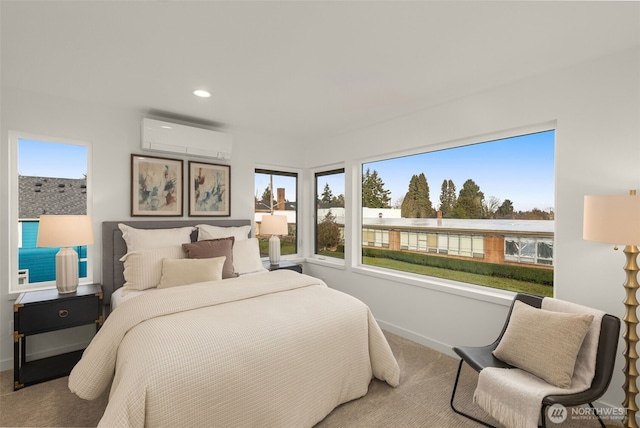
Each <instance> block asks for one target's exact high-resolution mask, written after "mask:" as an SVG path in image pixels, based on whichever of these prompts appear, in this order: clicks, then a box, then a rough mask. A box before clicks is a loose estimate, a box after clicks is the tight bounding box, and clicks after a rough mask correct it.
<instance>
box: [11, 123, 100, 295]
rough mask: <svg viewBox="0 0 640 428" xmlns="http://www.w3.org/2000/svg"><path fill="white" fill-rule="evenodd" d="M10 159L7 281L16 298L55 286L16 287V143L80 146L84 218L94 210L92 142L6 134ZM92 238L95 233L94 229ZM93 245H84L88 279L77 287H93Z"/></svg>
mask: <svg viewBox="0 0 640 428" xmlns="http://www.w3.org/2000/svg"><path fill="white" fill-rule="evenodd" d="M8 136H9V156H8V160H7V161H8V163H9V164H8V165H7V166H8V168H7V171H8V174H9V176H8V177H7V178H8V180H9V215H8V217H9V231H8V234H9V254H8V256H9V257H8V262H9V278H8V285H7V287H8V292H9V294H10V295H17V294H19V293H22V292H25V291H35V290H48V289H53V288H55V287H56V283H55V281H46V282H38V283H34V285H31V286H24V285H22V286H21V285H20V284H19V278H18V272H19V270H20V269H19V266H18V264H19V255H18V248H19V247H18V246H19V244H20V242H21V238H22V236H21V230H20V227H19V220H20V217H19V172H20V171H19V168H18V141H19V140H33V141H41V142H46V143H56V144H66V145H76V146H83V147H85V148H86V150H87V159H86V162H87V164H86V168H87V178H86V198H87V215H92V211H93V199H92V194H93V192H92V187H93V185H92V184H93V179H92V176H93V174H92V159H93V156H92V149H93V147H92V145H91V143H88V142H85V141H79V140H72V139H68V138H61V137H54V136H49V135H40V134H32V133H28V132H20V131H9V132H8ZM93 233H94V235H95V234H96V230H95V228H94V232H93ZM94 247H95V246H94V245H88V246H87V257H86V261H87V266H86V267H87V276H86V277H84V278H80V284H81V285H82V284H93V283H94V268H93V266H94V260H95V254H96V253H95V251H94Z"/></svg>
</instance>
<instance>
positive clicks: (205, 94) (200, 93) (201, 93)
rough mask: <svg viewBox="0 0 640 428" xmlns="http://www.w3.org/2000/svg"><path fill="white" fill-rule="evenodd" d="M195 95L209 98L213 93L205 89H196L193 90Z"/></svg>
mask: <svg viewBox="0 0 640 428" xmlns="http://www.w3.org/2000/svg"><path fill="white" fill-rule="evenodd" d="M193 95H195V96H196V97H200V98H209V97H210V96H211V94H210V93H209V92H208V91H205V90H204V89H196V90H195V91H193Z"/></svg>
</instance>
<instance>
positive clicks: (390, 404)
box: [0, 333, 599, 428]
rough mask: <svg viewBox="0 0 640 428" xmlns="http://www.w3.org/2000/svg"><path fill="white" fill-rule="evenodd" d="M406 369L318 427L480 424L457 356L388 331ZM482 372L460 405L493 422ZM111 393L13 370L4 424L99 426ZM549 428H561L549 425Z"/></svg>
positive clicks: (573, 424)
mask: <svg viewBox="0 0 640 428" xmlns="http://www.w3.org/2000/svg"><path fill="white" fill-rule="evenodd" d="M385 334H386V336H387V338H388V340H389V343H390V345H391V348H392V349H393V353H394V355H395V356H396V359H397V360H398V363H399V365H400V369H401V378H400V386H398V387H397V388H391V387H389V386H388V385H387V384H386V383H384V382H380V381H378V380H373V381H372V383H371V386H370V387H369V392H368V394H367V395H366V396H364V397H363V398H360V399H358V400H354V401H351V402H349V403H345V404H343V405H341V406H339V407H338V408H336V409H335V410H334V411H333V412H332V413H331V414H329V415H328V416H327V417H326V418H325V419H324V420H322V421H321V422H320V423H319V424H318V425H317V426H316V428H373V427H403V428H410V427H416V428H426V427H428V428H440V427H442V428H449V427H454V428H466V427H470V428H472V427H478V426H479V425H478V424H476V423H474V422H472V421H469V420H467V419H465V418H463V417H462V416H459V415H457V414H455V413H454V412H453V411H452V410H451V408H450V407H449V400H450V396H451V389H452V387H453V381H454V378H455V372H456V370H457V367H458V361H457V360H456V359H454V358H451V357H449V356H446V355H444V354H441V353H439V352H436V351H434V350H432V349H429V348H426V347H424V346H421V345H419V344H417V343H414V342H412V341H410V340H407V339H404V338H402V337H400V336H397V335H394V334H391V333H385ZM476 381H477V375H476V373H475V372H474V371H473V370H472V369H470V368H468V367H467V366H466V365H465V366H464V369H463V373H462V376H461V383H460V386H459V390H458V396H457V400H456V403H458V407H459V408H460V409H464V410H465V411H467V412H468V413H471V414H473V415H475V416H476V417H480V418H482V419H484V420H486V421H488V422H490V423H491V422H492V420H491V418H489V417H487V416H486V415H485V414H484V412H483V411H482V410H480V409H478V408H476V407H475V406H474V405H473V404H472V403H471V396H472V394H473V390H474V388H475V384H476ZM107 398H108V394H107V393H105V394H104V395H103V396H102V397H100V398H99V399H98V400H95V401H85V400H81V399H80V398H78V397H76V396H75V395H73V394H71V392H69V390H68V388H67V378H66V377H65V378H61V379H56V380H53V381H50V382H45V383H42V384H38V385H33V386H29V387H26V388H24V389H22V390H19V391H16V392H14V391H13V372H12V371H4V372H0V426H2V427H18V426H25V427H26V426H30V427H95V426H96V425H97V423H98V421H99V420H100V417H101V416H102V412H103V411H104V408H105V406H106V404H107ZM547 426H548V427H549V428H552V427H556V426H559V425H555V424H553V423H552V422H548V423H547ZM597 426H599V425H598V423H597V421H596V420H594V419H590V420H571V419H568V420H567V421H566V422H565V423H564V424H562V427H565V428H578V427H580V428H582V427H584V428H588V427H597Z"/></svg>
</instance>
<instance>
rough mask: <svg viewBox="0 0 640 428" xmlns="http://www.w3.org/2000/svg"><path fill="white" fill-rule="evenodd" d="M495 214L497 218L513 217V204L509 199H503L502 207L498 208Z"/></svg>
mask: <svg viewBox="0 0 640 428" xmlns="http://www.w3.org/2000/svg"><path fill="white" fill-rule="evenodd" d="M497 214H498V216H499V217H503V218H505V217H506V218H509V217H512V216H513V202H511V201H510V200H509V199H505V200H504V202H502V205H500V207H499V208H498V211H497Z"/></svg>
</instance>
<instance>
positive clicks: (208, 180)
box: [189, 161, 231, 217]
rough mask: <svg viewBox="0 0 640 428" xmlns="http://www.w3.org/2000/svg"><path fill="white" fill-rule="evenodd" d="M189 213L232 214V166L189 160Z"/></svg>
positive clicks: (225, 215)
mask: <svg viewBox="0 0 640 428" xmlns="http://www.w3.org/2000/svg"><path fill="white" fill-rule="evenodd" d="M189 215H190V216H203V217H204V216H206V217H228V216H230V215H231V166H230V165H216V164H211V163H202V162H194V161H189Z"/></svg>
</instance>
